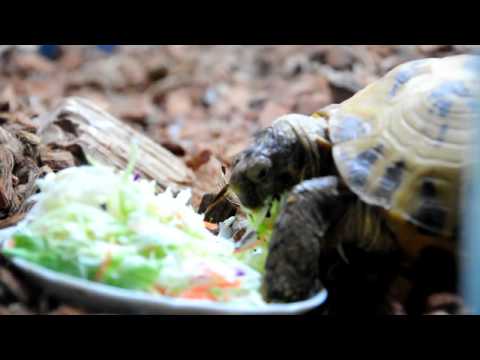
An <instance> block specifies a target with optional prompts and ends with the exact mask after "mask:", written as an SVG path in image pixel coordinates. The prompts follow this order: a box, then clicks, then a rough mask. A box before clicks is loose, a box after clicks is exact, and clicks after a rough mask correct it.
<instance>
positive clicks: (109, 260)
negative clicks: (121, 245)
mask: <svg viewBox="0 0 480 360" xmlns="http://www.w3.org/2000/svg"><path fill="white" fill-rule="evenodd" d="M111 263H112V256H111V254H110V253H107V256H106V257H105V259H104V260H103V261H102V263H101V265H100V268H99V269H98V271H97V273H96V274H95V280H96V281H101V280H102V278H103V276H104V275H105V272H106V271H107V269H108V267H109V266H110V264H111Z"/></svg>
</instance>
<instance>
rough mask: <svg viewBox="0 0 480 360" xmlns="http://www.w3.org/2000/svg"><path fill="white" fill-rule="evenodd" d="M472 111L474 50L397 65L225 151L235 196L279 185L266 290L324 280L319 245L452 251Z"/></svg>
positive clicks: (276, 292)
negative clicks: (231, 152)
mask: <svg viewBox="0 0 480 360" xmlns="http://www.w3.org/2000/svg"><path fill="white" fill-rule="evenodd" d="M479 116H480V56H477V55H473V54H462V55H456V56H450V57H445V58H426V59H420V60H414V61H410V62H407V63H404V64H401V65H399V66H397V67H395V68H394V69H393V70H391V71H390V72H388V73H387V74H386V75H385V76H384V77H382V78H380V79H379V80H377V81H375V82H373V83H371V84H370V85H368V86H367V87H365V88H364V89H362V90H360V91H359V92H357V93H356V94H355V95H353V96H352V97H351V98H349V99H347V100H346V101H344V102H342V103H340V104H333V105H329V106H327V107H325V108H323V109H321V110H319V111H317V112H315V113H313V114H311V115H302V114H287V115H285V116H282V117H280V118H278V119H277V120H275V121H274V122H273V124H272V125H271V126H270V127H268V128H266V129H263V130H261V131H260V132H258V133H257V134H256V135H255V137H254V139H253V142H252V144H251V145H250V146H249V147H247V148H246V149H245V150H244V151H242V152H241V153H240V154H238V156H237V157H236V159H235V160H234V162H233V166H232V172H231V177H230V180H229V184H228V186H229V188H230V190H231V191H233V193H234V194H236V195H237V197H238V199H239V200H240V202H241V203H242V205H243V206H245V207H247V208H251V209H255V208H259V207H261V206H263V205H264V204H265V203H266V201H267V200H268V199H270V198H272V197H273V198H275V197H278V196H280V194H282V193H285V192H287V191H288V197H287V201H286V202H285V205H284V208H283V209H282V211H281V214H280V215H279V217H278V219H277V221H276V223H275V226H274V230H273V234H272V237H271V239H270V244H269V254H268V257H267V261H266V268H265V281H264V287H265V289H264V290H265V296H266V298H267V300H269V301H275V302H291V301H298V300H303V299H306V298H309V297H310V296H312V295H313V294H314V293H316V292H317V291H319V290H320V289H322V288H323V287H324V285H323V283H322V280H321V279H322V277H321V274H320V269H321V266H320V264H319V262H320V260H319V259H320V254H321V252H322V251H324V250H325V249H335V248H338V247H339V245H342V244H351V245H353V246H355V247H358V248H359V249H364V250H365V251H367V252H379V253H388V252H389V251H394V250H395V251H400V252H401V253H402V254H403V255H404V256H405V258H407V259H414V258H415V257H417V256H418V255H419V253H420V252H421V251H422V249H425V248H427V247H431V246H433V247H439V248H442V249H448V251H453V252H454V253H458V252H456V249H458V247H457V244H458V238H459V224H460V220H459V219H460V217H461V214H460V213H461V206H460V205H461V204H460V192H461V189H462V184H463V183H462V179H463V178H464V176H463V175H464V174H465V171H464V170H465V169H466V168H467V166H468V165H469V163H470V162H471V158H470V156H468V148H469V144H471V142H472V141H473V136H472V130H473V120H475V117H479Z"/></svg>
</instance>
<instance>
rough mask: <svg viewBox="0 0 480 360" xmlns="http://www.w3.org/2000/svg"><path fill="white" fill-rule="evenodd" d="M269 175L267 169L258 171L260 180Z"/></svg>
mask: <svg viewBox="0 0 480 360" xmlns="http://www.w3.org/2000/svg"><path fill="white" fill-rule="evenodd" d="M266 177H267V170H266V169H262V170H260V172H259V173H258V175H257V179H258V180H263V179H265V178H266Z"/></svg>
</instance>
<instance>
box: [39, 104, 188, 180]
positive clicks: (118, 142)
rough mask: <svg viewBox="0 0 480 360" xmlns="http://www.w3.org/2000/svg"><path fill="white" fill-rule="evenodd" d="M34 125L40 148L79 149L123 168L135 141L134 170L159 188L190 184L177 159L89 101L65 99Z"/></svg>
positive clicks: (184, 170)
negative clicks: (136, 149) (136, 156)
mask: <svg viewBox="0 0 480 360" xmlns="http://www.w3.org/2000/svg"><path fill="white" fill-rule="evenodd" d="M38 123H39V129H38V135H39V136H40V137H41V139H42V143H43V144H44V146H48V147H50V148H52V149H59V150H69V151H73V152H75V151H74V148H75V147H80V148H81V150H82V151H83V153H84V154H85V155H87V157H88V158H92V159H94V160H96V161H99V162H101V163H103V164H106V165H110V166H114V167H116V168H119V169H124V168H125V167H126V165H127V163H128V158H129V154H130V151H131V145H132V141H135V142H136V143H137V144H138V150H139V153H138V155H139V156H138V161H137V164H136V167H135V170H136V171H137V172H138V173H139V174H140V175H141V176H142V177H145V178H147V179H150V180H155V181H156V182H157V183H158V185H159V187H160V188H161V189H165V188H167V187H170V188H172V189H179V188H183V187H186V186H191V184H192V182H193V179H194V174H193V172H192V171H191V170H190V169H189V168H188V167H187V166H186V165H185V164H184V163H183V162H182V161H181V159H179V158H177V157H176V156H175V155H173V154H172V153H170V152H169V151H168V150H166V149H165V148H163V147H162V146H161V145H159V144H157V143H155V142H154V141H153V140H151V139H150V138H148V137H147V136H145V135H144V134H142V133H140V132H139V131H137V130H135V129H133V128H132V127H130V126H129V125H128V124H126V123H124V122H122V121H121V120H118V119H116V118H115V117H113V116H112V115H110V114H108V113H107V112H105V111H103V110H102V109H100V108H99V107H98V106H96V105H95V104H93V103H92V102H90V101H89V100H86V99H83V98H79V97H72V98H67V99H65V100H64V101H63V102H62V103H61V104H60V105H59V106H58V107H56V108H55V109H54V110H53V111H52V112H50V113H48V114H45V115H43V116H41V117H40V118H39V119H38Z"/></svg>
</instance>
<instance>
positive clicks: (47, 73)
mask: <svg viewBox="0 0 480 360" xmlns="http://www.w3.org/2000/svg"><path fill="white" fill-rule="evenodd" d="M479 50H480V46H476V45H353V46H346V45H338V46H332V45H0V108H1V111H0V112H8V114H9V115H8V116H16V117H18V119H20V120H21V121H24V122H25V123H27V122H29V121H32V119H34V118H35V117H36V116H38V115H41V114H43V113H45V112H47V111H49V110H51V109H52V108H53V107H54V106H55V105H56V104H58V103H59V101H60V100H61V99H62V98H64V97H67V96H82V97H86V98H88V99H90V100H93V101H94V102H96V103H97V104H98V105H99V106H101V107H102V108H104V109H105V110H107V111H108V112H110V113H112V114H113V115H114V116H116V117H118V118H120V119H122V120H123V121H125V122H127V123H128V124H130V125H131V126H133V127H135V128H137V129H139V130H141V131H143V132H145V133H146V134H147V135H148V136H149V137H151V138H152V139H153V140H155V141H156V142H158V143H160V144H162V145H163V146H164V147H166V148H167V149H168V150H169V151H170V152H172V153H173V154H175V155H176V156H178V157H179V158H181V159H182V160H183V161H184V162H185V164H186V165H187V166H188V167H190V168H191V169H192V170H193V171H194V173H195V175H196V181H195V183H194V188H193V193H194V199H193V203H194V206H198V205H199V202H200V199H201V196H202V195H203V194H204V193H206V192H215V191H217V190H218V189H219V188H220V186H221V179H222V178H223V172H222V167H224V168H225V169H228V167H229V166H230V165H231V161H232V157H233V156H234V155H235V154H237V153H238V152H239V151H241V150H242V149H243V148H244V147H245V146H246V145H247V144H248V143H249V141H250V139H251V135H252V134H253V133H254V132H255V131H257V130H259V129H260V128H263V127H266V126H268V125H270V124H271V122H272V121H273V120H275V118H276V117H278V116H280V115H283V114H285V113H288V112H299V113H306V114H307V113H311V112H313V111H315V110H318V109H319V108H321V107H323V106H325V105H328V104H331V103H337V102H341V101H343V100H345V99H347V98H349V97H350V96H352V95H353V94H354V93H355V92H356V91H358V90H360V89H361V88H363V87H364V86H366V85H367V84H369V83H371V82H372V81H374V80H376V79H377V78H379V77H381V76H383V75H384V74H385V73H386V72H387V71H389V70H390V69H392V68H393V67H395V66H396V65H399V64H400V63H403V62H406V61H409V60H413V59H418V58H425V57H443V56H447V55H453V54H460V53H466V52H472V51H479ZM479 174H480V170H479ZM227 175H228V174H227ZM479 176H480V175H479ZM479 195H480V194H479ZM479 204H480V202H479ZM479 273H480V272H479ZM5 274H6V273H5V272H3V269H2V271H0V285H1V283H2V282H3V283H4V284H5V283H9V282H10V284H11V285H10V287H12V286H13V288H15V286H17V287H18V284H15V283H14V280H12V279H10V278H8V277H9V276H10V275H8V274H7V275H5ZM12 284H13V285H12ZM7 287H8V286H7ZM1 289H2V286H0V305H1V306H0V313H16V312H19V313H22V312H26V313H28V312H29V311H30V310H29V309H27V308H26V307H24V306H23V305H22V303H21V301H18V299H17V301H11V302H9V303H8V304H7V303H5V302H2V290H1ZM10 290H11V289H10ZM10 290H9V291H10ZM17 295H18V294H17ZM18 296H20V295H18ZM18 296H17V298H18ZM20 297H21V296H20ZM45 306H46V307H45V309H51V307H50V306H47V305H45ZM60 309H63V308H60ZM45 311H47V310H45ZM48 311H50V310H48ZM55 311H57V310H55ZM58 311H59V312H62V311H63V310H58ZM65 311H67V312H68V311H73V312H75V311H74V310H65Z"/></svg>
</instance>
